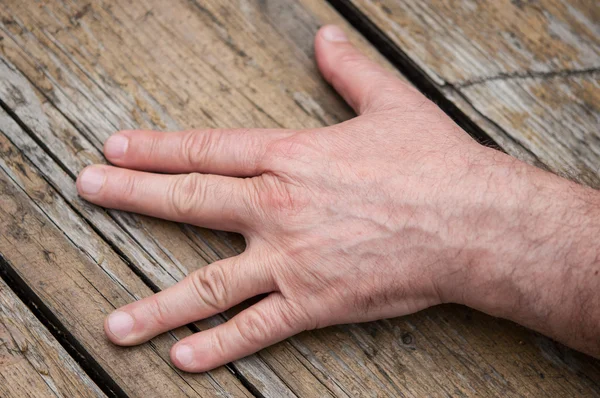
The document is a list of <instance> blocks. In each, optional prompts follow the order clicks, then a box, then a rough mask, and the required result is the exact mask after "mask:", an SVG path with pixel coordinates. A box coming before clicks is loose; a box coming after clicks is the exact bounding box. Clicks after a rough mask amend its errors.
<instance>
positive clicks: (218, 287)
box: [190, 265, 229, 312]
mask: <svg viewBox="0 0 600 398" xmlns="http://www.w3.org/2000/svg"><path fill="white" fill-rule="evenodd" d="M190 277H191V285H192V288H193V289H194V293H195V296H196V297H198V299H199V300H200V305H201V306H208V307H210V308H212V309H214V310H216V311H219V312H221V311H224V310H226V309H227V308H228V302H229V287H228V286H227V281H226V277H225V271H224V270H223V268H222V267H220V266H216V265H209V266H207V267H205V268H202V269H200V270H198V271H196V272H194V273H193V274H191V276H190Z"/></svg>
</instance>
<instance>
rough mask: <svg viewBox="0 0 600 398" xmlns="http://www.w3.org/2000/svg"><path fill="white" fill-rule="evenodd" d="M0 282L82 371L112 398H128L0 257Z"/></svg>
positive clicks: (6, 261)
mask: <svg viewBox="0 0 600 398" xmlns="http://www.w3.org/2000/svg"><path fill="white" fill-rule="evenodd" d="M0 278H1V279H2V280H3V281H4V282H5V283H6V284H7V285H8V287H9V288H10V289H11V290H12V291H13V292H14V293H15V294H16V296H17V297H18V298H19V299H20V300H21V301H22V302H23V303H24V304H25V305H26V306H27V308H29V310H30V311H31V312H32V313H33V315H34V316H35V317H36V318H37V319H38V320H39V321H40V322H41V323H42V325H43V326H44V327H45V328H46V329H47V330H48V331H49V332H50V333H51V334H52V336H54V338H55V339H56V341H58V343H59V344H60V345H61V346H62V347H63V348H64V349H65V350H66V351H67V353H68V354H69V355H70V356H71V358H73V360H75V362H77V363H78V364H79V366H81V368H82V369H83V371H84V372H85V373H86V374H87V375H88V376H89V377H90V378H91V379H92V381H93V382H94V383H96V385H97V386H98V387H99V388H100V389H101V390H102V392H104V393H105V394H106V395H107V396H109V397H118V398H127V394H126V393H125V391H123V390H122V389H121V387H119V386H118V385H117V383H115V381H114V380H113V379H112V378H111V377H110V376H109V375H108V373H106V372H105V371H104V369H103V368H102V366H100V364H99V363H98V362H96V360H95V359H94V357H93V356H92V355H91V354H90V353H89V352H87V350H86V349H85V348H84V347H83V346H82V345H81V344H80V343H79V342H78V341H77V339H76V338H75V337H74V336H73V335H72V334H71V333H70V332H69V331H68V330H67V328H66V327H65V326H64V325H63V324H62V323H61V322H60V320H59V319H58V318H57V317H56V316H55V315H54V314H53V313H52V311H51V310H50V309H49V308H48V307H47V306H46V304H44V302H43V301H42V300H41V299H40V298H39V297H38V296H37V295H36V294H35V292H34V291H33V290H32V289H31V288H30V287H29V286H28V285H27V283H26V282H25V281H24V280H23V279H22V278H21V277H20V276H19V274H18V273H17V272H16V271H15V270H14V269H13V268H12V267H11V265H10V262H9V261H8V260H7V259H5V258H4V256H3V255H2V253H0Z"/></svg>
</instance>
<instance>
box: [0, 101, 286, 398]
mask: <svg viewBox="0 0 600 398" xmlns="http://www.w3.org/2000/svg"><path fill="white" fill-rule="evenodd" d="M52 105H53V106H54V104H53V103H52ZM0 108H1V109H3V110H4V111H5V112H6V113H7V114H8V115H9V116H10V118H11V119H13V121H14V122H15V123H17V125H18V126H19V127H20V128H21V129H22V130H23V131H24V132H25V133H26V134H27V135H29V136H30V137H31V139H32V140H34V142H35V143H36V144H38V145H39V146H40V148H41V149H42V150H43V151H44V152H45V153H46V154H48V156H50V158H51V159H52V160H53V161H54V162H55V163H56V164H57V165H58V166H59V167H60V168H61V169H62V170H63V171H64V172H65V173H67V174H68V175H69V176H71V178H73V179H74V178H75V175H73V173H71V172H70V170H69V169H68V167H67V166H66V165H65V164H64V163H62V162H61V161H60V159H59V158H58V157H56V156H55V155H54V154H53V153H52V151H51V150H50V148H48V146H47V145H45V144H44V143H43V141H41V140H40V139H39V138H38V137H37V136H36V134H35V133H34V132H33V131H32V130H31V129H30V128H29V126H27V125H26V124H25V123H24V122H23V121H22V120H21V118H20V117H19V116H18V115H17V114H16V113H15V112H14V111H13V110H12V109H11V108H10V107H9V106H8V105H7V104H6V103H5V102H4V101H2V99H0ZM72 125H73V124H72ZM73 126H75V125H73ZM75 128H76V127H75ZM80 133H81V132H80ZM17 148H18V147H17ZM24 156H25V157H26V158H27V156H26V155H24ZM32 166H33V167H35V168H36V169H37V167H36V166H35V164H33V163H32ZM38 171H39V169H38ZM40 176H41V177H42V178H44V180H45V181H46V182H47V183H48V184H49V185H50V186H51V187H52V188H53V189H54V191H55V192H56V193H57V194H58V195H60V196H61V197H62V198H63V199H64V201H65V203H66V204H67V205H68V206H69V207H70V208H71V210H72V211H73V212H75V214H77V215H78V216H79V217H80V218H81V219H82V220H83V221H84V222H85V223H86V224H87V225H88V226H89V227H90V228H91V229H92V230H93V231H94V232H95V233H96V234H98V236H99V237H100V238H101V239H102V240H104V242H105V243H106V244H107V245H108V246H109V247H110V248H111V249H112V250H114V251H115V253H117V255H119V257H121V259H122V260H123V261H124V262H125V264H126V265H127V266H128V268H129V269H131V271H132V272H133V273H134V274H135V275H136V276H137V277H138V278H140V280H141V281H142V282H143V283H144V284H145V285H146V286H148V287H149V288H150V290H151V291H152V292H153V293H158V292H160V291H161V289H160V287H158V286H157V285H156V284H155V283H154V282H153V281H152V280H151V279H150V278H149V277H148V276H147V275H146V274H144V272H143V271H142V270H141V269H139V268H138V267H137V266H136V265H135V264H134V263H133V262H132V261H131V260H130V259H129V257H128V256H127V255H126V254H125V253H124V252H123V251H122V250H121V249H120V248H119V247H118V246H117V245H116V244H114V243H113V242H112V241H111V240H110V239H109V238H108V237H107V236H106V235H105V234H104V233H103V232H102V231H101V230H100V229H98V228H97V227H96V226H95V225H94V224H93V223H92V222H90V221H89V220H88V219H87V218H86V217H85V216H84V215H83V214H82V213H81V212H80V211H79V210H78V209H76V208H75V207H74V206H73V205H72V204H71V203H70V202H69V200H68V199H67V198H66V197H64V196H63V194H62V193H61V192H60V190H59V189H58V188H57V187H55V186H54V184H52V183H51V182H50V181H48V179H47V178H46V176H45V175H44V173H42V172H41V171H40ZM109 217H110V218H111V219H112V220H113V221H114V222H115V223H116V224H117V225H118V226H119V227H120V228H123V226H122V225H121V223H120V222H119V221H118V220H117V219H115V218H114V217H113V216H112V215H110V214H109ZM124 231H125V232H126V230H124ZM126 233H127V232H126ZM127 234H128V235H129V236H131V235H130V234H129V233H127ZM132 238H133V237H132ZM133 239H134V240H135V241H136V243H138V244H139V242H137V240H136V239H135V238H133ZM150 257H151V258H152V256H150ZM0 260H3V257H2V253H0ZM4 262H6V263H8V262H7V261H6V260H4ZM2 265H3V264H2V261H0V268H3V267H2ZM13 272H14V271H13ZM0 274H2V275H3V274H4V272H3V271H2V270H1V269H0ZM2 275H0V277H2ZM3 279H4V280H5V282H6V283H7V284H8V285H9V287H10V288H11V289H13V290H14V291H15V293H17V295H18V296H19V298H21V300H22V301H23V302H24V303H26V304H27V306H28V307H30V306H29V303H33V302H34V301H33V300H36V301H35V304H32V305H33V306H34V307H33V308H32V307H30V309H31V310H32V312H33V313H34V314H36V317H38V319H39V320H40V322H42V324H43V325H44V326H46V328H47V329H48V330H49V331H50V332H51V333H52V334H53V335H55V332H54V324H53V323H52V322H50V321H49V319H52V318H50V316H46V315H42V314H41V313H40V316H38V313H36V312H35V311H34V308H37V307H42V306H43V307H44V308H46V310H47V311H48V313H49V314H51V310H50V309H48V308H47V307H46V306H45V305H43V303H42V302H41V300H40V299H39V298H38V297H37V295H36V294H35V293H34V292H33V290H31V289H30V288H29V287H27V289H29V290H28V291H29V292H30V293H31V294H32V297H33V299H30V298H27V297H26V296H24V297H21V296H20V295H19V294H18V291H26V290H27V289H25V288H23V287H18V288H15V287H14V286H13V285H11V283H9V281H11V280H12V278H4V277H3ZM19 279H20V277H19ZM20 281H21V283H23V285H25V286H26V285H27V284H26V282H25V281H23V280H22V279H20ZM125 290H127V289H125ZM37 301H39V303H42V304H41V305H40V304H38V302H37ZM51 316H52V317H53V318H54V319H56V321H57V322H58V318H56V317H55V316H54V315H53V314H51ZM221 316H222V315H221ZM224 320H225V321H227V319H224ZM57 324H59V323H57ZM61 326H62V324H61ZM187 326H188V328H189V329H190V330H191V331H192V332H194V333H198V332H199V331H200V329H199V328H198V327H197V326H196V325H194V324H189V325H187ZM63 329H64V332H62V331H61V332H56V333H57V334H56V335H55V337H56V339H57V340H58V342H59V343H60V344H61V345H62V346H63V347H64V348H65V350H67V352H68V353H69V354H70V355H71V357H73V359H74V360H75V361H76V362H77V363H79V365H80V366H81V367H82V369H83V370H84V371H85V372H86V373H87V374H88V376H90V378H92V380H94V382H96V379H95V376H94V375H95V374H96V373H97V374H103V375H105V376H106V377H107V378H109V379H110V380H111V382H112V383H113V384H114V385H115V386H117V385H116V383H115V382H114V381H113V380H112V379H111V378H110V376H109V375H108V374H107V373H106V372H105V371H104V369H103V368H102V366H101V365H100V364H99V363H98V362H96V361H95V360H94V359H93V357H92V356H91V355H90V354H89V353H87V352H86V354H87V355H88V356H89V358H90V359H91V361H89V360H88V359H87V357H85V358H86V360H88V362H90V363H91V365H87V364H84V363H83V362H80V359H81V358H84V356H82V355H73V353H72V352H71V351H73V348H72V347H74V346H75V345H74V344H72V343H71V342H70V341H63V340H61V339H59V338H58V337H57V336H60V335H61V333H62V334H65V333H66V334H68V335H69V336H71V338H72V339H73V341H76V340H75V338H74V337H73V336H72V335H71V334H70V333H69V332H68V331H67V329H66V328H64V327H63ZM77 344H78V346H79V347H81V349H82V350H84V351H85V349H84V348H83V347H82V346H81V344H79V343H77ZM73 352H74V353H75V354H77V351H73ZM265 364H266V363H265ZM94 366H97V367H98V369H99V370H98V369H95V368H94ZM226 368H227V369H228V370H229V371H230V372H231V373H232V374H233V375H234V377H235V378H237V379H238V380H239V381H240V383H241V384H242V385H243V386H244V387H245V388H246V389H247V390H248V391H249V392H250V393H251V394H252V395H253V396H255V397H256V398H264V395H263V394H262V393H260V391H259V390H258V389H257V387H256V386H254V385H253V384H252V382H251V381H250V380H248V378H247V377H246V376H244V375H243V374H242V372H241V371H240V370H239V369H238V368H237V366H236V365H235V364H234V363H228V364H227V365H226ZM88 370H89V371H88ZM101 380H104V379H101ZM282 381H283V380H282ZM103 382H104V381H103ZM96 384H98V383H97V382H96ZM98 386H99V387H100V388H102V386H101V385H100V384H98ZM117 388H118V389H119V391H120V392H122V393H123V395H118V394H115V393H112V395H111V394H108V393H107V392H105V394H107V395H109V396H116V397H127V395H126V394H125V393H124V392H123V391H122V390H121V389H120V387H118V386H117ZM103 391H104V390H103Z"/></svg>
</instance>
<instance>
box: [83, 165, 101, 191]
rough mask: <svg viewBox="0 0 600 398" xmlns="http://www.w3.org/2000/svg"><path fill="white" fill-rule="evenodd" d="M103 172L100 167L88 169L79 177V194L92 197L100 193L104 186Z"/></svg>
mask: <svg viewBox="0 0 600 398" xmlns="http://www.w3.org/2000/svg"><path fill="white" fill-rule="evenodd" d="M104 177H105V175H104V170H102V168H101V167H88V168H86V169H85V170H83V173H81V175H80V176H79V187H80V188H81V192H83V193H85V194H89V195H93V194H95V193H98V191H100V188H102V185H103V184H104Z"/></svg>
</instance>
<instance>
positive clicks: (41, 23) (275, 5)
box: [0, 0, 600, 397]
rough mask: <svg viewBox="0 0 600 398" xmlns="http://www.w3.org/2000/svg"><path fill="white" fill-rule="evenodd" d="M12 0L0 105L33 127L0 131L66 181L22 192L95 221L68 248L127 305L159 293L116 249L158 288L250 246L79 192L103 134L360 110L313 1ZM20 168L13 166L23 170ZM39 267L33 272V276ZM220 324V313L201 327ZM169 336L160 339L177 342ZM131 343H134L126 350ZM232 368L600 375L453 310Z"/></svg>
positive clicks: (273, 372) (454, 377)
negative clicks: (338, 75) (325, 49)
mask: <svg viewBox="0 0 600 398" xmlns="http://www.w3.org/2000/svg"><path fill="white" fill-rule="evenodd" d="M3 3H4V5H6V7H4V8H0V19H1V21H2V25H0V29H1V31H2V33H3V35H4V36H3V40H2V41H0V46H1V47H0V54H1V55H2V62H1V63H0V68H1V69H0V76H2V77H3V78H2V79H0V100H2V101H3V103H4V104H5V106H6V108H7V109H9V110H10V112H11V114H12V117H13V118H14V119H18V120H19V121H20V122H21V124H22V125H23V126H24V127H25V129H26V130H27V131H23V130H22V129H21V130H19V129H17V128H15V127H14V123H12V122H11V119H7V120H3V121H0V126H2V128H3V131H5V134H6V137H7V141H9V142H10V144H11V145H13V146H14V148H15V149H13V150H14V151H16V152H19V153H20V154H21V155H22V157H23V158H24V159H25V160H26V163H27V164H31V166H30V167H31V168H32V169H33V168H36V169H37V170H38V173H39V175H40V176H43V178H44V179H45V180H46V181H48V183H49V184H50V185H51V186H52V187H53V189H54V190H56V193H57V195H58V196H59V199H60V200H61V202H60V203H61V206H59V205H57V204H56V203H54V202H50V203H48V204H46V203H45V202H44V201H43V200H38V201H36V195H34V194H31V195H28V196H29V198H30V199H27V198H24V197H23V198H22V200H23V201H25V202H26V201H27V200H31V201H35V205H36V206H39V207H40V208H42V209H43V211H44V213H45V214H46V215H47V216H48V217H50V218H51V219H52V221H53V222H54V223H55V224H56V225H57V226H58V228H59V229H60V230H66V231H72V230H74V229H75V227H73V226H69V224H68V223H69V222H76V223H77V225H78V226H77V228H85V229H84V230H85V231H86V232H85V233H80V234H79V235H80V236H85V237H86V239H83V238H80V239H78V240H77V246H78V247H77V248H71V249H69V250H70V251H75V252H76V249H78V250H81V251H82V252H84V253H86V255H87V256H88V257H89V258H92V259H94V262H95V263H96V266H97V267H98V268H99V269H101V270H102V272H105V273H108V274H109V275H116V276H117V277H118V282H119V283H118V285H121V286H125V288H126V291H128V292H130V293H128V294H124V293H122V291H121V288H120V287H118V286H117V287H115V286H112V285H110V284H107V283H104V282H103V283H100V286H102V288H103V289H104V290H103V294H105V295H107V297H113V296H115V295H116V296H118V297H120V298H121V299H120V301H119V302H121V301H123V302H125V301H131V300H133V299H134V298H138V297H142V296H144V295H148V294H150V291H149V289H147V288H145V287H143V286H140V285H139V283H140V282H139V280H137V279H135V275H130V274H128V273H127V271H126V270H125V269H123V268H122V267H124V263H122V262H119V261H120V260H119V259H118V258H117V256H116V254H117V253H118V255H120V256H122V257H123V258H124V259H125V262H126V263H127V265H128V266H130V267H131V269H134V270H135V272H136V273H139V274H140V275H143V277H144V281H145V282H146V283H147V284H149V285H151V286H153V288H156V289H163V288H165V287H167V286H170V285H172V284H173V283H175V281H177V280H179V279H181V278H182V277H183V276H184V275H185V274H187V273H189V272H191V271H192V270H194V269H197V268H198V267H200V266H203V265H205V264H207V263H209V262H212V261H215V260H217V259H219V258H222V257H227V256H232V255H235V254H237V253H239V252H240V251H241V250H243V248H244V244H243V239H241V238H240V237H239V236H235V235H230V234H225V233H220V232H213V231H207V230H203V229H200V228H195V227H191V226H185V225H178V224H174V223H167V222H163V221H160V220H155V219H151V218H147V217H141V216H136V215H130V214H125V213H121V212H116V211H109V212H104V211H103V210H102V209H99V208H97V207H95V206H92V205H89V204H87V203H85V202H83V201H81V200H80V199H78V198H77V195H76V192H75V190H74V185H73V178H74V176H75V175H76V174H77V172H78V171H79V170H80V169H81V168H82V167H84V166H85V165H87V164H90V163H95V162H103V158H102V156H101V153H100V149H101V146H102V143H103V142H104V140H105V139H106V138H107V137H108V136H109V135H110V134H112V133H113V132H114V131H115V130H117V129H122V128H139V127H141V128H155V129H161V130H177V129H186V128H194V127H279V126H281V127H286V128H305V127H318V126H322V125H326V124H333V123H336V122H338V121H341V120H345V119H348V118H350V117H353V115H352V113H351V112H350V110H349V108H348V107H347V106H346V105H344V104H343V103H342V102H341V100H340V99H339V97H338V96H337V95H336V94H335V93H334V92H333V91H332V90H331V88H329V87H328V86H327V85H326V84H325V83H324V82H323V80H322V79H321V78H320V76H319V74H318V72H317V70H316V67H315V64H314V60H313V50H312V40H313V36H314V33H315V32H316V30H317V28H318V27H319V26H320V25H322V24H324V23H328V22H335V23H339V24H341V25H344V26H346V28H347V29H349V27H348V26H347V24H346V23H345V22H344V21H343V20H342V19H341V18H340V17H339V15H337V14H336V13H335V12H334V11H333V10H332V9H331V8H330V7H329V6H327V5H326V4H324V3H322V2H320V1H317V0H303V1H299V2H294V1H281V2H275V1H218V2H217V1H205V2H194V1H183V0H179V1H177V0H176V1H170V2H162V1H158V0H140V1H134V2H125V1H117V0H113V1H109V0H106V1H97V2H93V3H89V4H88V3H86V2H77V1H41V2H35V3H34V2H33V1H32V0H31V1H19V2H17V1H6V0H5V1H4V2H3ZM349 31H350V32H351V34H352V39H353V40H354V41H355V42H356V43H357V44H358V45H360V46H361V47H362V48H363V49H365V51H367V52H368V53H369V54H371V56H372V57H374V58H375V59H376V60H378V61H379V62H381V63H382V64H384V65H386V66H387V67H390V65H389V64H387V63H385V61H384V60H383V59H382V58H381V56H379V55H378V54H377V52H376V51H375V50H374V49H373V48H372V47H369V46H368V45H367V44H366V42H365V41H364V39H362V38H360V37H359V36H358V35H357V34H356V32H354V31H352V30H351V29H349ZM11 123H12V124H11ZM5 126H9V127H10V128H7V127H5ZM48 155H51V156H48ZM2 156H3V157H5V155H2ZM25 160H24V161H23V162H25ZM23 162H16V164H17V165H18V164H22V163H23ZM8 169H9V167H8V166H7V170H8ZM10 170H11V172H10V173H12V174H16V175H18V174H19V171H18V170H19V167H18V166H14V167H12V168H10ZM31 172H32V173H33V171H31ZM24 205H28V204H27V203H25V204H24ZM65 212H66V213H65ZM71 219H72V220H75V221H72V220H71ZM79 224H81V226H79ZM90 226H91V227H90ZM96 231H97V233H98V234H100V235H101V236H98V234H97V233H96ZM72 235H73V236H74V237H73V238H70V239H75V237H77V235H78V234H72ZM107 242H108V243H109V244H110V245H108V244H107ZM113 249H114V250H113ZM3 250H4V249H3V248H0V251H2V252H3ZM7 250H8V249H7ZM115 251H116V253H115ZM68 255H69V256H76V255H77V253H75V254H73V253H71V254H68ZM99 260H102V261H99ZM98 263H99V265H98ZM92 265H93V264H92ZM109 267H110V268H109ZM23 268H25V266H23ZM105 270H106V271H105ZM123 275H129V276H128V277H127V278H125V277H124V276H123ZM31 278H33V277H31ZM39 278H41V277H38V279H35V280H34V279H30V281H31V282H32V283H33V284H34V286H35V285H36V282H37V281H40V280H41V279H39ZM96 283H99V282H94V283H93V285H94V286H96ZM113 289H114V290H115V292H116V293H115V292H112V290H113ZM42 297H43V298H44V300H46V298H45V297H44V296H43V295H42ZM96 299H97V300H99V299H98V298H96ZM81 300H85V298H81ZM65 301H67V300H66V299H65ZM116 304H117V302H116V301H115V305H116ZM237 310H238V309H234V310H232V311H229V312H227V313H226V314H224V318H228V317H230V316H231V315H232V314H234V313H235V312H236V311H237ZM56 311H57V312H58V313H59V315H61V316H62V317H63V319H70V318H69V316H70V315H69V314H63V313H62V312H61V311H59V309H56ZM100 318H101V317H100ZM222 321H223V318H222V317H213V318H211V319H209V320H207V321H204V322H199V323H197V326H198V327H199V328H205V327H210V326H211V325H214V324H217V323H219V322H222ZM89 322H101V321H100V319H98V320H96V318H94V319H90V320H89ZM92 326H94V327H96V323H93V324H90V325H89V327H90V328H91V327H92ZM77 332H78V331H77V330H76V329H75V330H74V332H73V333H74V334H77ZM181 333H183V332H181ZM77 336H81V337H80V338H88V337H86V336H84V335H81V334H77ZM163 337H164V338H165V339H166V340H165V341H166V343H165V344H163V345H161V349H164V350H166V349H167V348H168V347H166V346H168V344H169V342H170V341H171V340H170V338H171V337H170V336H168V335H167V336H163ZM98 338H100V337H99V336H98ZM153 344H156V343H153ZM151 346H152V345H151ZM163 347H164V348H163ZM103 349H104V347H103ZM107 349H108V348H107ZM129 350H132V351H133V352H134V353H135V352H136V351H135V350H137V349H123V350H122V351H118V352H119V353H122V355H127V353H129V352H130V351H129ZM110 352H111V351H110V350H109V353H110ZM160 352H161V353H162V352H166V351H160ZM95 355H97V354H95ZM103 355H104V354H103ZM111 355H112V354H111ZM161 358H162V356H161ZM111 364H112V362H111V361H105V362H102V366H103V367H107V366H108V367H110V366H111ZM233 366H234V368H235V369H236V371H238V372H239V374H240V375H241V376H243V377H244V378H245V379H246V380H248V382H249V383H250V384H252V385H253V387H254V388H255V389H256V390H257V391H258V392H260V393H261V394H263V395H265V396H273V397H279V396H294V395H297V396H307V397H310V396H423V395H434V396H440V395H461V394H462V395H467V396H474V395H478V393H479V395H482V394H485V395H501V396H506V395H508V396H520V395H536V394H540V392H542V393H547V394H551V393H556V394H557V395H558V396H560V395H564V396H568V395H577V394H580V393H582V394H588V395H592V396H593V395H598V392H597V391H598V385H599V384H600V381H599V376H598V375H599V374H600V372H598V365H597V363H595V362H591V361H589V360H588V359H587V358H586V357H585V356H582V355H580V354H577V353H573V352H572V351H570V350H567V349H564V348H562V347H560V346H557V345H555V344H553V343H551V342H550V341H549V340H547V339H545V338H543V337H540V336H538V335H536V334H533V333H531V332H529V331H527V330H525V329H522V328H520V327H518V326H516V325H514V324H511V323H509V322H505V321H501V320H497V319H493V318H490V317H487V316H485V315H482V314H479V313H474V312H472V311H470V310H468V309H465V308H462V307H456V306H445V307H439V308H432V309H430V310H427V311H424V312H421V313H419V314H416V315H413V316H409V317H403V318H397V319H391V320H386V321H380V322H373V323H369V324H364V325H346V326H338V327H332V328H327V329H325V330H320V331H314V332H307V333H303V334H301V335H299V336H297V337H295V338H292V339H289V340H288V341H286V342H283V343H280V344H278V345H275V346H273V347H271V348H269V349H266V350H263V351H262V352H260V353H259V354H258V355H257V356H252V357H249V358H247V359H244V360H241V361H236V362H235V363H234V364H233ZM109 370H112V372H113V373H111V375H114V376H113V377H115V378H116V379H117V380H119V382H122V381H121V379H122V377H123V376H120V374H119V373H120V372H122V371H126V370H127V369H125V370H124V369H121V368H117V369H109ZM213 377H214V376H213ZM175 378H176V379H177V377H175ZM224 379H225V376H222V379H221V380H224ZM565 380H566V381H565ZM141 382H142V381H140V383H141ZM131 383H133V382H131ZM219 384H220V385H224V384H225V382H224V381H219ZM152 386H153V387H155V388H157V384H156V383H154V384H152ZM135 387H136V386H135V384H132V385H130V386H128V388H132V389H135ZM149 390H151V388H150V387H148V388H147V389H146V390H144V391H143V392H148V391H149ZM128 391H130V390H128ZM135 391H136V393H137V394H141V392H139V391H137V390H135ZM157 391H158V390H157ZM227 391H231V389H227ZM165 395H166V393H165ZM208 395H210V394H208Z"/></svg>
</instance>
